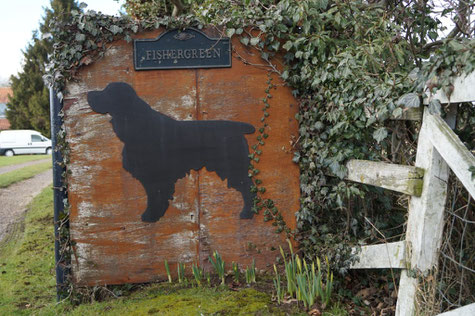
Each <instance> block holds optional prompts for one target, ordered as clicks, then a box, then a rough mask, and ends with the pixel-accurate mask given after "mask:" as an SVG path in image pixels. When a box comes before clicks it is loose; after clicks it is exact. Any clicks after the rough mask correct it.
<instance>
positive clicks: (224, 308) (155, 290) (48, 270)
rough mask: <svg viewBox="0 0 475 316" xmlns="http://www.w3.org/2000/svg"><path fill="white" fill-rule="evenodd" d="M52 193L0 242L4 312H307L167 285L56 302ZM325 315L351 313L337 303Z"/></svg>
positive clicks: (243, 291) (257, 298)
mask: <svg viewBox="0 0 475 316" xmlns="http://www.w3.org/2000/svg"><path fill="white" fill-rule="evenodd" d="M52 196H53V195H52V189H51V188H47V189H45V190H43V191H42V193H41V194H39V195H38V196H37V197H36V198H35V199H34V200H33V202H32V203H31V204H30V206H29V211H28V213H27V215H26V218H25V222H24V229H22V230H19V231H17V233H16V235H14V236H9V238H8V240H7V241H6V242H3V244H0V315H31V314H34V315H306V313H305V312H304V311H303V310H301V309H300V310H299V308H298V307H297V306H287V308H285V309H282V308H281V307H280V306H277V305H275V304H274V303H273V302H272V301H271V295H270V294H268V293H265V292H262V291H260V290H257V289H255V288H249V287H242V288H238V289H234V290H233V289H230V288H228V287H208V286H202V287H196V286H195V287H191V286H188V287H185V286H182V285H180V284H168V283H158V284H150V285H142V286H135V289H134V290H129V291H127V290H124V292H123V293H122V294H123V296H121V297H119V298H110V299H105V300H103V301H101V302H93V303H88V304H81V305H79V306H73V305H72V304H71V303H70V301H69V300H65V301H64V302H62V303H59V304H57V303H56V288H55V267H54V239H53V198H52ZM114 292H115V294H116V295H117V294H121V293H119V291H116V290H114ZM323 315H328V316H329V315H347V313H346V311H345V310H344V309H342V308H340V307H339V306H338V305H336V306H335V307H333V308H332V309H331V310H329V312H328V313H324V314H323Z"/></svg>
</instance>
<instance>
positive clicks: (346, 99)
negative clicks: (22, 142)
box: [46, 0, 474, 271]
mask: <svg viewBox="0 0 475 316" xmlns="http://www.w3.org/2000/svg"><path fill="white" fill-rule="evenodd" d="M131 2H133V4H134V5H140V2H137V1H128V2H127V3H129V5H130V3H131ZM159 2H160V1H159ZM404 4H405V5H407V7H406V8H404V9H402V7H400V6H398V4H396V3H393V2H389V5H388V6H383V5H380V4H378V3H373V4H371V3H367V2H365V1H360V0H356V1H353V0H351V1H344V0H335V1H329V0H302V1H290V0H281V1H277V0H276V1H272V0H266V1H253V0H245V1H227V0H213V1H212V0H206V1H198V2H196V3H195V4H188V2H187V7H186V10H185V11H183V14H182V15H179V16H177V17H173V16H171V14H170V15H168V12H169V11H170V8H167V9H165V7H163V10H158V11H157V12H156V13H154V14H151V15H149V14H147V10H142V9H143V8H141V11H140V15H137V16H140V17H141V18H142V20H140V21H137V20H134V19H132V18H130V17H127V16H122V17H111V16H106V15H102V14H100V13H97V12H87V13H82V12H73V21H72V22H71V23H69V24H67V25H65V24H57V25H56V26H55V27H54V28H53V32H52V34H53V38H54V40H55V51H54V55H53V61H52V63H51V65H50V70H49V73H48V75H47V76H46V80H47V81H48V82H50V83H51V84H52V85H54V87H55V89H56V91H62V90H63V89H64V86H65V85H64V84H65V81H66V80H73V79H74V76H75V74H76V72H77V70H78V69H79V68H80V67H81V66H83V65H88V64H90V63H92V62H94V61H95V60H97V59H99V58H101V57H102V56H103V54H104V52H105V51H106V50H107V47H108V43H110V42H111V41H113V40H116V39H125V40H128V41H130V40H131V37H132V35H133V34H134V33H136V32H139V31H142V30H150V29H156V28H160V27H164V28H184V27H196V28H203V27H205V26H216V27H217V28H218V29H219V30H222V32H223V35H227V36H238V37H239V39H240V41H241V43H243V44H244V45H247V46H249V47H252V48H253V49H255V50H256V51H257V52H259V54H260V55H261V57H262V59H263V63H265V64H266V65H267V66H268V67H267V69H268V71H269V72H270V73H276V74H278V75H280V76H281V78H282V79H284V80H285V81H286V82H287V84H288V85H289V86H290V87H292V89H293V93H294V95H295V97H297V98H298V99H299V101H300V111H299V113H298V115H297V117H296V119H297V120H298V122H299V138H298V142H297V144H296V152H295V156H294V162H295V163H298V164H299V166H300V171H301V175H300V185H301V209H300V211H299V212H298V213H297V220H298V231H296V232H294V233H295V236H296V238H297V239H298V240H299V241H300V245H301V247H302V248H303V250H304V253H305V255H307V256H308V257H314V255H315V254H316V253H321V252H323V251H324V252H325V254H326V255H328V256H329V258H330V261H331V262H333V263H334V264H335V265H336V266H337V267H339V268H340V271H345V269H346V267H347V266H348V258H349V256H348V253H349V247H348V245H349V244H350V242H351V243H355V242H357V241H358V240H362V239H368V238H370V237H371V235H372V230H373V228H375V229H378V228H381V227H383V226H384V225H386V224H384V223H388V222H391V221H392V222H394V223H396V224H402V223H403V222H404V216H403V215H401V214H400V213H399V214H391V213H389V212H387V210H388V209H391V208H392V197H391V196H388V195H385V194H383V193H382V190H379V189H375V188H370V187H366V186H362V185H357V184H354V183H351V182H347V181H344V177H345V174H346V171H347V170H346V167H345V163H346V161H347V160H348V159H369V160H388V159H390V158H391V157H390V137H389V136H390V135H391V128H390V124H389V119H390V117H391V116H399V115H401V113H402V111H403V110H404V109H403V108H404V107H405V106H407V105H408V104H407V102H406V101H407V100H412V101H416V102H415V105H418V104H419V103H417V101H419V102H420V98H421V96H422V94H423V91H422V89H421V87H423V86H424V84H425V83H426V81H427V79H431V78H432V79H431V80H433V78H434V76H436V77H437V76H442V77H443V78H445V79H443V80H442V79H439V81H438V82H437V84H435V83H434V86H437V85H439V84H444V83H447V82H449V83H450V79H449V78H451V77H453V76H454V75H456V74H458V73H460V72H461V71H463V70H464V68H465V69H466V70H473V67H474V66H473V65H474V64H473V56H474V54H473V52H474V46H473V39H465V40H459V39H451V40H448V41H447V42H443V43H442V44H441V45H439V50H438V51H439V52H441V53H440V54H439V55H434V56H443V57H441V58H439V59H437V58H438V57H433V59H435V60H436V61H432V63H427V62H426V63H424V62H423V59H424V58H427V57H428V56H429V53H430V50H427V49H426V48H427V45H428V44H429V42H430V41H431V40H436V39H437V32H436V30H437V27H438V25H439V24H438V21H437V19H435V18H432V17H431V16H429V15H428V13H429V11H430V8H428V7H427V6H420V4H418V3H417V2H412V1H407V2H404ZM131 8H132V7H131V6H129V7H128V9H129V10H131ZM132 9H133V8H132ZM153 12H155V11H153ZM461 52H463V54H460V53H461ZM460 55H461V56H462V57H460ZM276 56H279V57H280V58H283V60H284V65H278V64H277V63H278V62H277V60H278V59H277V58H275V57H276ZM437 60H438V61H437ZM434 62H435V64H436V66H434ZM431 64H432V65H431ZM467 65H469V66H467ZM416 66H419V67H418V68H415V67H416ZM444 80H446V81H447V80H448V81H447V82H446V81H444ZM269 87H270V88H272V83H271V82H269ZM407 94H409V95H407ZM263 96H266V97H265V98H264V101H263V104H264V106H265V109H264V115H265V113H267V106H266V105H267V104H268V102H267V98H268V91H263ZM401 96H404V97H405V99H404V98H401ZM263 123H265V119H264V121H263ZM259 136H260V137H261V140H260V141H262V142H263V143H264V140H263V138H265V137H272V135H271V132H269V135H268V134H267V132H266V126H265V125H263V129H262V132H260V133H259ZM253 151H254V152H253V153H252V154H253V155H254V156H253V157H252V159H253V160H254V162H255V163H254V167H253V168H255V169H256V168H257V166H258V161H259V156H260V152H261V151H265V145H264V144H260V143H259V145H258V146H256V148H253ZM65 159H66V158H65ZM255 169H252V170H255ZM254 189H255V190H260V191H259V192H261V191H262V192H263V191H265V188H264V189H263V188H262V186H261V187H260V186H259V183H257V186H256V188H254ZM258 202H259V203H261V204H260V205H261V206H262V207H261V208H264V212H265V214H264V215H265V217H266V219H269V220H270V219H274V220H276V221H278V219H279V217H278V210H276V209H275V208H274V205H273V204H272V201H270V200H269V201H267V200H265V201H258ZM259 203H258V206H259ZM368 210H369V211H368ZM368 217H371V218H372V221H373V222H374V223H375V224H374V225H373V226H374V227H373V226H371V227H369V226H368V225H367V218H368ZM278 227H279V230H280V231H287V230H286V229H285V225H284V224H283V223H280V224H279V225H278ZM287 232H288V231H287Z"/></svg>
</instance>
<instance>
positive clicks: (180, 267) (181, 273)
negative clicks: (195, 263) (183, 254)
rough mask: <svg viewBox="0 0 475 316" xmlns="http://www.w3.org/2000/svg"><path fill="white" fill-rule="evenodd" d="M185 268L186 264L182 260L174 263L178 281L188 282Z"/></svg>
mask: <svg viewBox="0 0 475 316" xmlns="http://www.w3.org/2000/svg"><path fill="white" fill-rule="evenodd" d="M185 268H186V266H185V264H184V263H182V262H178V264H177V265H176V270H177V278H178V283H185V284H187V283H188V280H187V279H186V276H185Z"/></svg>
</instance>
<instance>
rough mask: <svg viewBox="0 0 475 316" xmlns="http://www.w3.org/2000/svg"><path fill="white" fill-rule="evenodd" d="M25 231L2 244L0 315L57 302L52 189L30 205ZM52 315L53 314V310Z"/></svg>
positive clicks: (20, 231)
mask: <svg viewBox="0 0 475 316" xmlns="http://www.w3.org/2000/svg"><path fill="white" fill-rule="evenodd" d="M28 209H29V211H28V212H27V213H26V218H25V226H24V230H19V231H17V232H15V234H14V235H13V236H8V237H7V239H6V240H4V241H5V242H2V243H0V314H1V315H26V314H31V312H30V313H28V311H31V310H33V309H34V310H37V309H39V308H42V307H44V306H45V305H49V306H50V308H51V307H52V306H54V304H55V298H56V293H55V278H54V256H53V249H54V239H53V237H52V236H53V232H52V231H51V227H52V226H51V225H52V223H53V212H52V209H53V191H52V189H51V187H48V188H46V189H44V190H43V191H42V192H41V194H39V195H38V196H36V197H35V198H34V200H33V201H32V203H31V204H30V205H29V206H28ZM51 314H53V313H51Z"/></svg>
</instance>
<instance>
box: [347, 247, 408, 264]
mask: <svg viewBox="0 0 475 316" xmlns="http://www.w3.org/2000/svg"><path fill="white" fill-rule="evenodd" d="M353 253H354V254H357V255H358V257H359V261H358V262H355V263H353V264H352V265H351V269H384V268H395V269H403V268H405V267H406V242H405V241H397V242H391V243H386V244H379V245H370V246H362V247H361V250H360V251H358V250H357V249H356V248H354V249H353Z"/></svg>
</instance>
